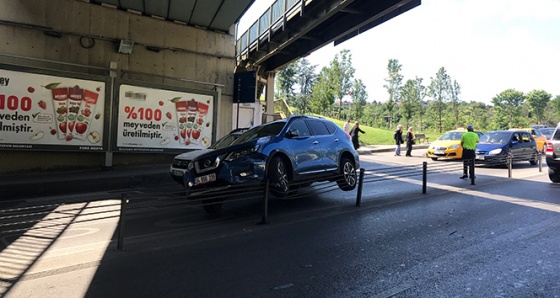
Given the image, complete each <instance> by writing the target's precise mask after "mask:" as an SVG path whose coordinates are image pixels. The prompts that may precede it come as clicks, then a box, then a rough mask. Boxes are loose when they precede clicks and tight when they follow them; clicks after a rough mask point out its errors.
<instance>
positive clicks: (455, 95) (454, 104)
mask: <svg viewBox="0 0 560 298" xmlns="http://www.w3.org/2000/svg"><path fill="white" fill-rule="evenodd" d="M459 94H461V86H460V85H459V83H457V81H455V80H453V83H451V85H450V86H449V101H450V102H451V109H452V110H453V115H454V116H455V126H458V125H459V106H460V105H461V100H460V99H459Z"/></svg>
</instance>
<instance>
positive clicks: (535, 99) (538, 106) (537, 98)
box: [527, 90, 552, 124]
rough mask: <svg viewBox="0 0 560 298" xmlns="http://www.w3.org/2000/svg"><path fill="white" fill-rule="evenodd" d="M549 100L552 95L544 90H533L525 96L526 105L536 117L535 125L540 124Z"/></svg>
mask: <svg viewBox="0 0 560 298" xmlns="http://www.w3.org/2000/svg"><path fill="white" fill-rule="evenodd" d="M551 98H552V95H551V94H549V93H547V92H546V91H544V90H533V91H531V92H529V93H528V94H527V103H528V104H529V107H530V108H531V110H532V112H534V113H535V115H536V116H537V124H541V119H542V116H543V115H544V110H545V109H546V106H547V105H548V102H549V101H550V99H551Z"/></svg>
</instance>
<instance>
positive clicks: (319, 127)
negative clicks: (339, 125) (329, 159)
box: [307, 120, 330, 136]
mask: <svg viewBox="0 0 560 298" xmlns="http://www.w3.org/2000/svg"><path fill="white" fill-rule="evenodd" d="M307 123H309V126H311V130H313V134H314V135H316V136H324V135H329V134H330V133H329V130H328V129H327V127H326V126H325V124H323V121H319V120H307Z"/></svg>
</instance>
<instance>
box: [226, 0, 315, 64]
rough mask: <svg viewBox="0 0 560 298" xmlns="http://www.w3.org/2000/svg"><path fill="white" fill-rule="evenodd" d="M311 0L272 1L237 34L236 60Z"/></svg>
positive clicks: (299, 11) (256, 45) (282, 25)
mask: <svg viewBox="0 0 560 298" xmlns="http://www.w3.org/2000/svg"><path fill="white" fill-rule="evenodd" d="M311 1H312V0H276V1H274V3H273V4H272V5H271V6H270V7H269V8H268V9H267V10H266V11H265V12H264V13H263V14H262V15H261V16H260V17H259V18H258V19H257V20H256V21H255V22H254V23H253V24H252V25H251V26H250V27H249V29H248V30H247V31H245V32H244V33H243V34H241V36H239V34H238V39H237V41H236V45H235V50H236V57H237V61H238V62H239V61H240V56H242V55H245V54H247V53H248V52H249V51H250V50H252V49H254V48H258V44H259V42H261V41H264V40H268V39H269V38H270V36H271V34H272V33H274V32H275V31H277V30H278V29H280V28H284V26H285V24H286V22H287V21H288V20H290V19H291V18H292V16H294V14H296V13H300V14H301V13H303V8H304V7H305V6H306V5H308V4H309V3H310V2H311Z"/></svg>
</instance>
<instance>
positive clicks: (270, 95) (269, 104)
mask: <svg viewBox="0 0 560 298" xmlns="http://www.w3.org/2000/svg"><path fill="white" fill-rule="evenodd" d="M274 77H276V72H274V71H271V72H268V77H267V79H266V93H265V98H266V122H270V121H272V120H274Z"/></svg>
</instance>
